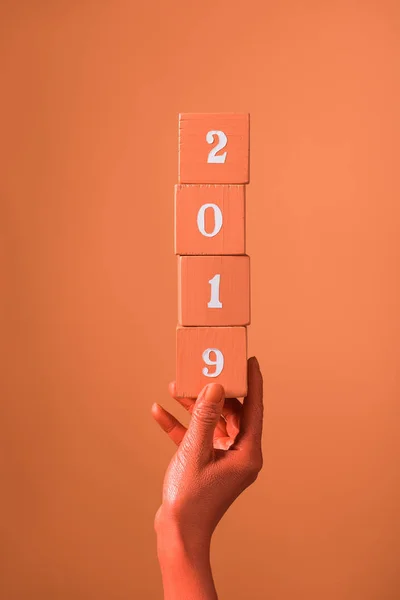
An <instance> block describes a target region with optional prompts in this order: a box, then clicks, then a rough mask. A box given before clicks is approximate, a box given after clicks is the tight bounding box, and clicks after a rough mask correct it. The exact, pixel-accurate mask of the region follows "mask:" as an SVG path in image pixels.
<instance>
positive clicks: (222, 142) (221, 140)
mask: <svg viewBox="0 0 400 600" xmlns="http://www.w3.org/2000/svg"><path fill="white" fill-rule="evenodd" d="M214 135H215V136H217V138H218V144H217V145H216V146H214V148H212V149H211V150H210V152H209V154H208V158H207V162H208V163H224V162H225V161H226V155H227V153H226V152H224V153H223V154H221V155H220V156H216V154H217V152H219V151H220V150H222V148H225V146H226V144H227V143H228V138H227V137H226V135H225V133H224V132H223V131H219V130H213V131H209V132H208V133H207V135H206V140H207V143H208V144H212V143H213V142H214Z"/></svg>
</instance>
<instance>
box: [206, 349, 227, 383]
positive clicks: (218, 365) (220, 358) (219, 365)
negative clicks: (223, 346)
mask: <svg viewBox="0 0 400 600" xmlns="http://www.w3.org/2000/svg"><path fill="white" fill-rule="evenodd" d="M211 352H214V354H215V360H211V359H210V354H211ZM202 357H203V360H204V362H205V363H206V365H209V366H210V367H214V366H215V371H214V373H210V370H209V368H208V367H203V375H205V376H206V377H218V375H220V374H221V372H222V369H223V368H224V355H223V354H222V352H221V350H218V349H217V348H207V350H204V352H203V354H202Z"/></svg>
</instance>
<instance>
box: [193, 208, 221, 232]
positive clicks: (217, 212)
mask: <svg viewBox="0 0 400 600" xmlns="http://www.w3.org/2000/svg"><path fill="white" fill-rule="evenodd" d="M207 208H211V209H212V210H213V211H214V229H213V230H212V231H211V232H209V233H208V232H207V231H206V228H205V212H206V210H207ZM197 227H198V228H199V231H200V233H201V234H202V235H204V236H205V237H214V236H215V235H217V233H219V232H220V231H221V227H222V211H221V209H220V207H219V206H217V205H216V204H203V206H202V207H201V208H200V210H199V212H198V213H197Z"/></svg>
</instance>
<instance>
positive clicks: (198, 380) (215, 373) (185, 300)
mask: <svg viewBox="0 0 400 600" xmlns="http://www.w3.org/2000/svg"><path fill="white" fill-rule="evenodd" d="M249 126H250V117H249V115H248V114H238V113H226V114H225V113H222V114H208V113H205V114H193V113H184V114H180V115H179V177H178V181H179V183H178V184H177V185H176V186H175V254H177V255H178V327H177V330H176V334H177V338H176V351H177V352H176V391H177V396H178V397H190V398H195V397H197V395H198V393H199V392H200V390H201V389H202V387H204V385H206V384H207V383H210V382H216V383H220V384H221V385H223V386H224V388H225V394H226V397H228V398H230V397H243V396H245V395H246V393H247V325H249V323H250V258H249V256H247V255H246V248H245V216H246V215H245V212H246V204H245V187H246V184H248V183H249V128H250V127H249Z"/></svg>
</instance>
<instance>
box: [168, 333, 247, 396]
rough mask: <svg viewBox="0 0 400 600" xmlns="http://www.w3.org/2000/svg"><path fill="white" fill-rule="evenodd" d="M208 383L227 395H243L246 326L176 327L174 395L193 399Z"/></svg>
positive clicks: (245, 384)
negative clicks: (219, 385)
mask: <svg viewBox="0 0 400 600" xmlns="http://www.w3.org/2000/svg"><path fill="white" fill-rule="evenodd" d="M208 383H220V384H221V385H223V387H224V389H225V396H226V397H227V398H234V397H243V396H245V395H246V394H247V330H246V327H177V330H176V391H177V396H178V398H184V397H187V398H196V397H197V395H198V394H199V392H200V391H201V389H202V388H203V387H204V386H205V385H207V384H208Z"/></svg>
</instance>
